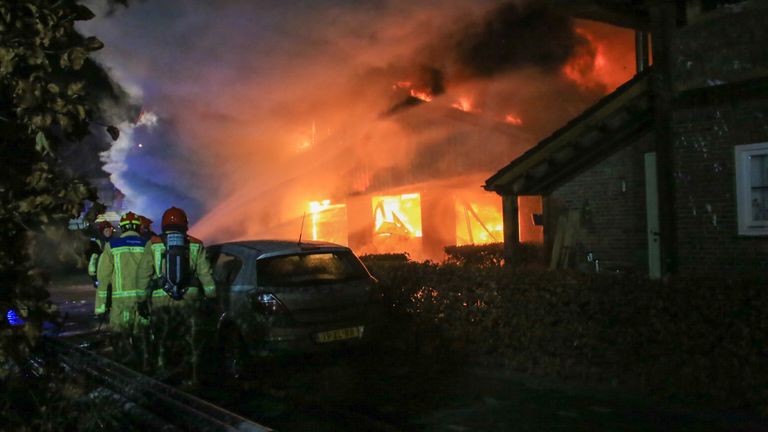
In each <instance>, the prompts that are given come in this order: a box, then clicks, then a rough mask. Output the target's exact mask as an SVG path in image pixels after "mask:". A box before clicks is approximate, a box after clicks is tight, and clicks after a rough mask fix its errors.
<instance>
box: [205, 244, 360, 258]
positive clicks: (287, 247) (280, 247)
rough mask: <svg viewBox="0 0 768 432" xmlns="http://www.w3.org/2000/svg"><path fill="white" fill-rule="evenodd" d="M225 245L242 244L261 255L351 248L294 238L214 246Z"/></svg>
mask: <svg viewBox="0 0 768 432" xmlns="http://www.w3.org/2000/svg"><path fill="white" fill-rule="evenodd" d="M225 245H234V246H241V247H244V248H247V249H252V250H255V251H257V252H258V253H259V254H261V255H265V254H270V255H272V254H283V253H286V254H290V253H301V252H308V251H312V250H317V249H349V248H347V247H346V246H342V245H340V244H336V243H331V242H322V241H311V240H310V241H302V242H301V243H299V242H297V241H293V240H241V241H232V242H226V243H219V244H216V245H214V246H225Z"/></svg>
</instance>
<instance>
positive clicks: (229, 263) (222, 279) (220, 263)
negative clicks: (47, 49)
mask: <svg viewBox="0 0 768 432" xmlns="http://www.w3.org/2000/svg"><path fill="white" fill-rule="evenodd" d="M241 268H243V261H242V260H241V259H240V258H239V257H237V256H235V255H230V254H228V253H226V252H225V253H222V254H221V255H219V257H218V258H217V259H216V263H215V264H214V266H213V279H214V280H215V281H216V282H217V283H220V284H224V285H232V283H233V282H234V281H235V278H236V277H237V274H238V273H240V269H241Z"/></svg>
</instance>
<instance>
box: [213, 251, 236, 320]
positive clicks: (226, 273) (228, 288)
mask: <svg viewBox="0 0 768 432" xmlns="http://www.w3.org/2000/svg"><path fill="white" fill-rule="evenodd" d="M211 263H212V264H213V280H214V282H216V295H217V297H218V298H219V305H220V306H221V308H222V310H223V311H225V312H229V311H231V310H232V305H231V292H232V284H233V283H234V282H235V280H236V279H237V275H238V274H239V273H240V271H241V270H242V268H243V259H242V258H241V257H240V256H238V255H237V254H235V253H233V252H232V251H230V250H228V249H227V248H226V247H225V248H222V249H219V251H218V253H217V254H216V257H215V261H212V262H211Z"/></svg>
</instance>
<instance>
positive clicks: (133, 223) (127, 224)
mask: <svg viewBox="0 0 768 432" xmlns="http://www.w3.org/2000/svg"><path fill="white" fill-rule="evenodd" d="M138 227H139V216H138V215H136V213H134V212H130V211H129V212H128V213H126V214H124V215H123V217H121V218H120V228H122V229H134V230H135V229H136V228H138Z"/></svg>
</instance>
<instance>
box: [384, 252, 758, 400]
mask: <svg viewBox="0 0 768 432" xmlns="http://www.w3.org/2000/svg"><path fill="white" fill-rule="evenodd" d="M378 270H379V278H380V281H381V285H382V288H383V290H384V292H385V294H386V297H387V299H388V302H389V304H390V305H391V308H392V310H393V313H395V314H399V315H400V316H407V317H409V320H408V321H407V322H408V324H409V325H411V326H413V329H411V333H412V334H416V335H417V336H416V337H417V338H419V337H421V338H422V339H425V340H429V341H430V342H429V343H430V344H431V345H433V346H434V347H437V346H439V348H441V349H442V348H445V347H451V348H453V349H457V350H463V351H464V352H467V353H480V354H484V355H486V358H488V359H493V360H494V361H496V362H502V363H504V364H506V365H508V366H510V367H512V368H514V369H515V370H518V371H520V372H523V373H529V374H537V375H546V376H552V377H559V378H564V379H572V380H577V381H580V382H584V383H602V384H608V383H620V384H622V385H625V386H629V387H632V388H635V389H638V390H641V391H646V392H648V393H649V394H653V395H656V396H660V397H684V398H689V399H690V398H693V399H696V400H698V401H702V402H703V401H710V402H715V403H717V404H718V405H720V406H723V405H724V406H728V407H740V408H749V409H753V410H759V409H761V408H762V406H761V404H763V405H764V403H765V400H766V396H768V394H766V393H768V392H767V391H766V390H765V389H768V365H766V363H765V362H764V359H765V356H766V354H768V348H766V345H765V343H764V341H765V340H768V291H766V290H765V286H766V278H765V276H762V275H754V276H749V277H748V276H742V277H740V278H738V279H737V278H731V279H727V278H724V279H722V280H714V279H711V278H709V279H704V278H697V277H679V278H676V279H674V280H670V281H669V282H668V283H667V284H662V283H659V282H655V281H649V280H647V279H646V278H644V277H641V276H638V275H618V276H617V275H615V274H590V275H585V274H579V273H571V272H551V271H543V270H540V269H508V268H502V267H498V266H488V267H481V266H466V265H464V266H459V265H456V264H444V265H436V264H434V263H423V264H420V263H412V262H409V263H405V264H402V265H400V266H389V267H388V268H378ZM384 270H386V271H385V272H382V271H384ZM403 322H405V321H404V320H400V325H403V324H402V323H403ZM419 335H420V336H419Z"/></svg>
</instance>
